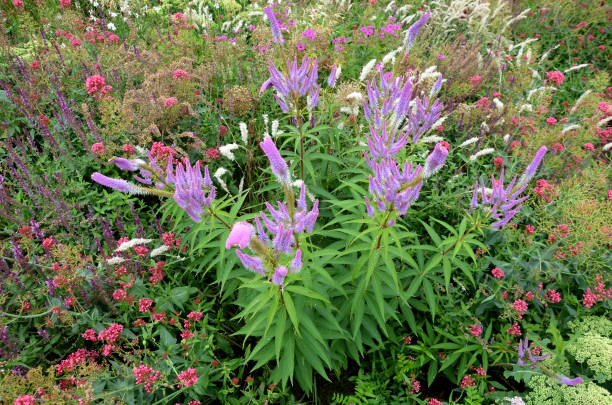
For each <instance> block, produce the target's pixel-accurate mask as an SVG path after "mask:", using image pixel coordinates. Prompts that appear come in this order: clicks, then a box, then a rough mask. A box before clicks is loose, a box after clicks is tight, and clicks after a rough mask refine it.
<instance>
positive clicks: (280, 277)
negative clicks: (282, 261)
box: [272, 266, 289, 287]
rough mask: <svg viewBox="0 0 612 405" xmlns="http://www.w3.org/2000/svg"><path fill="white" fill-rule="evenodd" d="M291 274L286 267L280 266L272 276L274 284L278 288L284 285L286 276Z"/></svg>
mask: <svg viewBox="0 0 612 405" xmlns="http://www.w3.org/2000/svg"><path fill="white" fill-rule="evenodd" d="M287 273H289V270H287V268H286V267H285V266H278V267H277V268H276V269H275V270H274V274H273V275H272V282H273V283H274V284H276V285H278V286H281V287H282V285H283V281H284V280H285V276H286V275H287Z"/></svg>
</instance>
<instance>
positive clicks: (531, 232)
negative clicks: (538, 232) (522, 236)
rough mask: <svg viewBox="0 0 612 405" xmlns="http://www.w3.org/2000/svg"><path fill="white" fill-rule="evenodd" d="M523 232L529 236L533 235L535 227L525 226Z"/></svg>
mask: <svg viewBox="0 0 612 405" xmlns="http://www.w3.org/2000/svg"><path fill="white" fill-rule="evenodd" d="M525 232H527V233H528V234H529V235H533V234H534V233H535V226H533V225H525Z"/></svg>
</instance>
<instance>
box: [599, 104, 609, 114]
mask: <svg viewBox="0 0 612 405" xmlns="http://www.w3.org/2000/svg"><path fill="white" fill-rule="evenodd" d="M597 108H598V109H599V111H601V112H603V113H607V112H608V111H610V104H608V103H606V102H605V101H602V102H601V103H599V104H597Z"/></svg>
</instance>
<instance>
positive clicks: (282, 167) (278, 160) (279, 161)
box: [259, 138, 291, 185]
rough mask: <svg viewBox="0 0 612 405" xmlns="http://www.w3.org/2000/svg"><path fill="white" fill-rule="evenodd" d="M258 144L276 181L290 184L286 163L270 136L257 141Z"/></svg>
mask: <svg viewBox="0 0 612 405" xmlns="http://www.w3.org/2000/svg"><path fill="white" fill-rule="evenodd" d="M259 146H260V147H261V149H262V150H263V151H264V153H265V154H266V156H267V157H268V160H269V161H270V168H271V169H272V173H274V175H275V176H276V178H277V179H278V181H279V182H281V183H282V184H286V185H289V184H291V176H290V175H289V168H288V167H287V163H286V162H285V161H284V160H283V158H282V157H281V155H280V152H279V151H278V149H277V148H276V145H275V144H274V141H273V140H272V138H266V139H264V140H263V142H260V143H259Z"/></svg>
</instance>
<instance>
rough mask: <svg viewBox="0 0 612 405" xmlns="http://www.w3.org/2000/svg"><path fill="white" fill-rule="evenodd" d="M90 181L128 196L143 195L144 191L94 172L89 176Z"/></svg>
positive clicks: (128, 183) (120, 180)
mask: <svg viewBox="0 0 612 405" xmlns="http://www.w3.org/2000/svg"><path fill="white" fill-rule="evenodd" d="M91 179H92V180H93V181H95V182H96V183H98V184H102V185H103V186H105V187H109V188H112V189H113V190H117V191H121V192H122V193H128V194H144V193H145V191H144V190H143V189H142V188H141V187H138V186H137V185H135V184H132V183H130V182H129V181H126V180H123V179H113V178H111V177H107V176H105V175H103V174H102V173H98V172H95V173H94V174H92V175H91Z"/></svg>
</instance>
